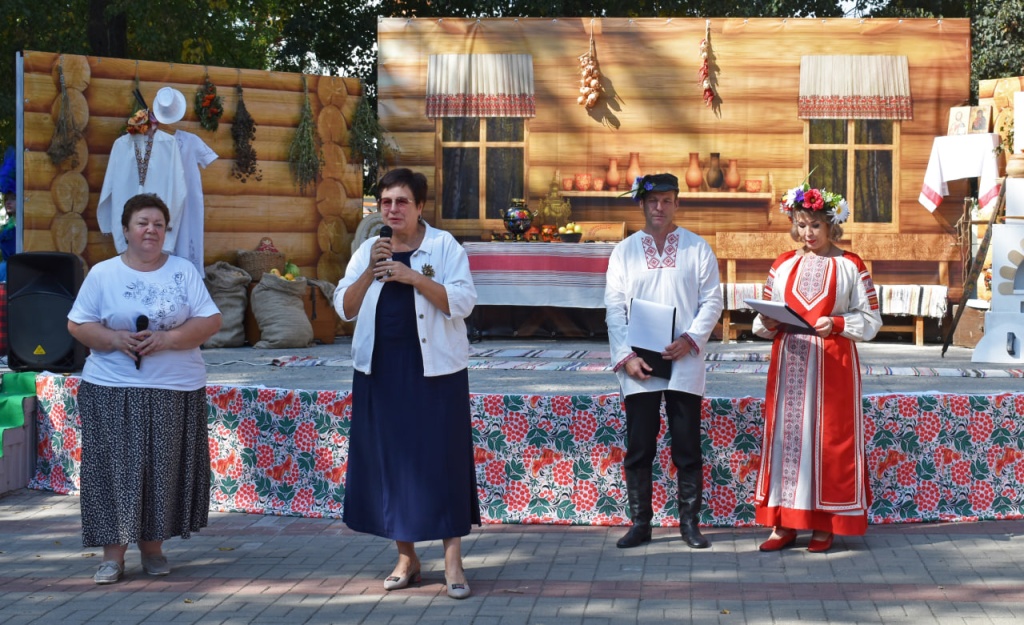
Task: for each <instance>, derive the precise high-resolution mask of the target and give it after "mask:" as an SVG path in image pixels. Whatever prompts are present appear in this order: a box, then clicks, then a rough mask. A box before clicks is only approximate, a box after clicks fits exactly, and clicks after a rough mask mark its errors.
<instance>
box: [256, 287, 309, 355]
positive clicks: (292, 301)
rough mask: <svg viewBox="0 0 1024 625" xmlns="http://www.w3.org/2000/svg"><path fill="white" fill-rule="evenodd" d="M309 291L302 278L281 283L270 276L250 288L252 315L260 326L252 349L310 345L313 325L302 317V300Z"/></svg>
mask: <svg viewBox="0 0 1024 625" xmlns="http://www.w3.org/2000/svg"><path fill="white" fill-rule="evenodd" d="M308 292H309V285H308V284H307V283H306V279H305V278H296V279H295V280H285V279H284V278H281V277H279V276H275V275H274V274H272V273H265V274H263V278H262V279H261V280H260V281H259V283H257V284H256V286H255V287H253V289H252V295H251V297H252V300H251V302H250V305H251V306H252V313H253V315H255V316H256V323H258V324H259V326H260V340H259V341H258V342H257V343H256V344H255V345H253V347H255V348H256V349H279V348H285V347H308V346H309V345H310V344H311V343H312V342H313V326H312V324H310V323H309V318H308V317H306V308H305V306H304V305H303V303H302V302H303V298H304V297H306V294H307V293H308Z"/></svg>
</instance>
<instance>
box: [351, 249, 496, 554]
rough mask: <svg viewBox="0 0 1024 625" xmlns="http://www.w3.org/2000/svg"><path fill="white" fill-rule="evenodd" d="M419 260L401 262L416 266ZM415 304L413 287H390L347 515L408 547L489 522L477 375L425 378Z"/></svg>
mask: <svg viewBox="0 0 1024 625" xmlns="http://www.w3.org/2000/svg"><path fill="white" fill-rule="evenodd" d="M411 256H412V252H397V253H395V254H394V256H393V258H394V260H396V261H400V262H402V263H404V264H406V265H408V264H409V260H410V258H411ZM413 298H414V293H413V287H412V286H410V285H408V284H402V283H399V282H387V283H385V284H384V286H383V288H382V289H381V293H380V299H379V300H378V302H377V317H376V320H375V324H376V325H375V339H374V346H373V358H372V361H371V371H372V373H371V374H370V375H366V374H364V373H362V372H359V371H355V372H354V374H353V378H352V424H351V428H350V430H349V448H348V474H347V477H346V482H345V510H344V517H343V518H344V521H345V524H346V525H348V526H349V528H351V529H353V530H355V531H357V532H364V533H367V534H375V535H377V536H381V537H384V538H389V539H391V540H400V541H407V542H418V541H424V540H437V539H441V538H453V537H456V536H465V535H466V534H469V531H470V526H471V525H472V524H474V523H475V524H477V525H479V524H480V504H479V501H478V499H477V492H476V473H475V467H474V464H473V436H472V430H471V427H472V426H471V423H470V413H469V374H468V372H467V370H466V369H463V370H462V371H458V372H456V373H452V374H449V375H444V376H436V377H429V378H428V377H424V375H423V357H422V355H421V353H420V345H419V341H420V339H419V336H418V334H417V332H416V310H415V304H414V299H413ZM360 321H361V322H362V323H366V322H367V321H368V320H360ZM428 338H430V337H428Z"/></svg>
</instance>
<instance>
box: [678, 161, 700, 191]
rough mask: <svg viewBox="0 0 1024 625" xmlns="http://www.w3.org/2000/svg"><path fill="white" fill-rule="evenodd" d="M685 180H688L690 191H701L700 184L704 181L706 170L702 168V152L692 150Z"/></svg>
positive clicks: (687, 184) (687, 185)
mask: <svg viewBox="0 0 1024 625" xmlns="http://www.w3.org/2000/svg"><path fill="white" fill-rule="evenodd" d="M683 180H685V181H686V187H687V188H688V189H689V190H690V191H693V192H697V191H700V185H701V183H702V182H704V172H702V171H701V169H700V154H699V153H698V152H690V165H689V166H688V167H687V168H686V174H685V175H684V176H683Z"/></svg>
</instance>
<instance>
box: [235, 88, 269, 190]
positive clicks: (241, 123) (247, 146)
mask: <svg viewBox="0 0 1024 625" xmlns="http://www.w3.org/2000/svg"><path fill="white" fill-rule="evenodd" d="M236 90H237V91H238V108H237V109H236V110H235V122H234V123H233V124H232V125H231V139H232V140H233V141H234V142H235V164H234V165H232V167H231V175H232V176H234V177H235V178H236V179H238V180H240V181H241V182H243V183H244V182H245V181H246V180H248V179H249V177H250V176H252V177H254V178H255V179H256V181H257V182H259V181H260V180H263V170H262V169H260V168H259V164H258V162H257V160H256V148H254V147H253V146H252V142H253V140H254V139H255V138H256V122H255V121H253V119H252V115H250V114H249V110H248V109H247V108H245V100H243V99H242V85H238V87H236Z"/></svg>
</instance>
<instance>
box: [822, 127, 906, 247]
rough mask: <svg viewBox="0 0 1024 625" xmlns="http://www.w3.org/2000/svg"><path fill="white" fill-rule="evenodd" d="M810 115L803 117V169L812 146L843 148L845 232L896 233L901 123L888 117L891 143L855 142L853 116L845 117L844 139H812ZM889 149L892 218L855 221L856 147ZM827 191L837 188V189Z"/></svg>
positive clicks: (835, 190) (898, 219)
mask: <svg viewBox="0 0 1024 625" xmlns="http://www.w3.org/2000/svg"><path fill="white" fill-rule="evenodd" d="M812 121H814V120H813V119H805V120H804V171H807V172H809V171H810V167H811V151H812V150H845V151H846V155H847V156H846V189H843V190H842V191H841V193H842V194H843V197H844V198H846V199H847V201H848V202H849V203H850V208H851V210H850V219H849V220H847V222H846V223H844V224H843V232H844V236H846V235H850V234H873V233H878V234H883V233H884V234H898V233H899V224H900V202H899V198H900V189H899V186H900V185H899V181H900V136H901V135H900V130H901V127H902V124H901V123H900V120H898V119H888V120H881V121H888V122H891V123H892V143H891V144H860V143H856V138H857V137H856V124H857V121H858V120H856V119H852V118H848V119H845V120H844V121H845V122H846V143H813V144H812V143H811V122H812ZM876 150H877V151H891V152H892V220H891V221H889V222H887V223H871V222H867V223H864V222H857V221H855V220H854V216H853V206H854V205H855V202H856V201H857V198H856V197H854V190H855V189H856V187H857V182H856V180H855V177H856V175H857V152H858V151H876ZM829 191H833V192H840V191H839V190H837V189H829Z"/></svg>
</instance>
